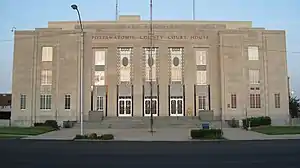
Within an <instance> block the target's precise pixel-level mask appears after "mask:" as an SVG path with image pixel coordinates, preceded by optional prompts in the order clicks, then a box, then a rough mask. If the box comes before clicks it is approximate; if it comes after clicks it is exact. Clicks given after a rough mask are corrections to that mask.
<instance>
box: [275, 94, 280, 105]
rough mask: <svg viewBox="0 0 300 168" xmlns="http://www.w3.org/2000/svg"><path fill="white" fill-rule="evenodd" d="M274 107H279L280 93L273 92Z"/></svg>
mask: <svg viewBox="0 0 300 168" xmlns="http://www.w3.org/2000/svg"><path fill="white" fill-rule="evenodd" d="M275 108H280V94H279V93H277V94H275Z"/></svg>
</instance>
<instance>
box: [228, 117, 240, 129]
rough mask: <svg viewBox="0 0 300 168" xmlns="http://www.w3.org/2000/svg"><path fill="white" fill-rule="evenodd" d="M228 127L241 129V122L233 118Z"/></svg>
mask: <svg viewBox="0 0 300 168" xmlns="http://www.w3.org/2000/svg"><path fill="white" fill-rule="evenodd" d="M228 125H229V126H230V127H232V128H237V127H239V120H236V119H235V118H232V119H231V120H229V121H228Z"/></svg>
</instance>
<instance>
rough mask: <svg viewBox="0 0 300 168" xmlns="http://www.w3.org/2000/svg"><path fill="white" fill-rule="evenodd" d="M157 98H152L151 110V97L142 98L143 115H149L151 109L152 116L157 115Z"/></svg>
mask: <svg viewBox="0 0 300 168" xmlns="http://www.w3.org/2000/svg"><path fill="white" fill-rule="evenodd" d="M157 102H158V101H157V98H152V110H151V99H150V98H146V99H145V100H144V116H151V111H152V116H157V111H158V105H157V104H158V103H157Z"/></svg>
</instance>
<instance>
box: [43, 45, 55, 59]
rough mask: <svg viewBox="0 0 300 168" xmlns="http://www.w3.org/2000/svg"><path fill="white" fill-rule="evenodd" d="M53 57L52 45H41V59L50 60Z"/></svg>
mask: <svg viewBox="0 0 300 168" xmlns="http://www.w3.org/2000/svg"><path fill="white" fill-rule="evenodd" d="M52 57H53V47H43V48H42V61H43V62H44V61H52Z"/></svg>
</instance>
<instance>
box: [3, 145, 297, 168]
mask: <svg viewBox="0 0 300 168" xmlns="http://www.w3.org/2000/svg"><path fill="white" fill-rule="evenodd" d="M299 158H300V140H272V141H271V140H270V141H269V140H265V141H219V142H217V141H216V142H206V141H190V142H125V141H119V142H118V141H110V142H78V141H39V140H0V164H1V166H0V167H3V168H6V167H7V168H14V167H22V168H27V167H28V168H41V167H42V168H53V167H56V168H58V167H63V168H65V167H82V168H89V167H93V168H95V167H101V168H115V167H122V168H123V167H127V166H128V167H130V168H137V167H138V168H141V167H142V168H150V167H151V168H160V167H164V168H168V167H172V168H182V167H183V166H185V167H187V166H190V167H192V166H193V167H194V166H196V167H203V168H217V167H218V168H221V167H224V168H225V167H230V168H235V167H237V168H241V167H242V168H253V167H255V168H261V167H262V168H267V167H272V168H277V167H278V168H296V167H300V162H299Z"/></svg>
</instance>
